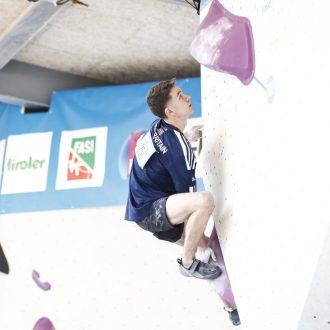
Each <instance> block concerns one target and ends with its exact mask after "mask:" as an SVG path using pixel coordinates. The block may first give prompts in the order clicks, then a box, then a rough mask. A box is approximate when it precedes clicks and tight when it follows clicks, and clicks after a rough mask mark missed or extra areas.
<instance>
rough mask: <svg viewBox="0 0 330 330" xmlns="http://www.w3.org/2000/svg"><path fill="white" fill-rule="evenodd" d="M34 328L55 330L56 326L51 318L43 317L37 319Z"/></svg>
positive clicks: (35, 329)
mask: <svg viewBox="0 0 330 330" xmlns="http://www.w3.org/2000/svg"><path fill="white" fill-rule="evenodd" d="M33 330H55V327H54V325H53V323H52V321H51V320H50V319H49V318H47V317H42V318H41V319H39V320H38V321H37V323H36V324H35V326H34V327H33Z"/></svg>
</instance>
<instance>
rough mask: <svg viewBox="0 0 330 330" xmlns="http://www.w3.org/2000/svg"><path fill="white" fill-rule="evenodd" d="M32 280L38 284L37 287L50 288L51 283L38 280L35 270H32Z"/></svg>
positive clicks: (45, 289)
mask: <svg viewBox="0 0 330 330" xmlns="http://www.w3.org/2000/svg"><path fill="white" fill-rule="evenodd" d="M32 278H33V281H34V282H35V283H36V284H37V285H38V287H39V288H40V289H42V290H44V291H47V290H50V288H51V285H50V284H49V283H48V282H42V281H41V280H40V275H39V273H38V272H37V271H36V270H33V272H32Z"/></svg>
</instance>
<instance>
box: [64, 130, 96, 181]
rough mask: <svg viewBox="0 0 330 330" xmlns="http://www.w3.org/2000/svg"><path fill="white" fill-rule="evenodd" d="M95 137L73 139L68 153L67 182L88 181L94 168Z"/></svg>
mask: <svg viewBox="0 0 330 330" xmlns="http://www.w3.org/2000/svg"><path fill="white" fill-rule="evenodd" d="M95 146H96V136H86V137H81V138H73V139H72V140H71V148H70V152H69V160H68V169H67V180H90V179H92V178H93V172H94V166H95Z"/></svg>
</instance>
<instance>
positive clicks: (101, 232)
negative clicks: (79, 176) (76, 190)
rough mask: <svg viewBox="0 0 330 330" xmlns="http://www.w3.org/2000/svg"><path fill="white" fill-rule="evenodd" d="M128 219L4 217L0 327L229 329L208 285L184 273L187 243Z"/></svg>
mask: <svg viewBox="0 0 330 330" xmlns="http://www.w3.org/2000/svg"><path fill="white" fill-rule="evenodd" d="M123 217H124V207H110V208H95V209H93V208H92V209H79V210H61V211H53V212H38V213H20V214H10V215H1V217H0V241H1V245H2V247H3V249H4V251H5V254H6V257H7V259H8V262H9V266H10V273H9V275H4V274H2V273H0V292H1V294H0V329H1V330H32V329H33V326H34V325H35V323H36V322H37V320H39V319H40V318H41V317H48V318H49V319H50V320H51V321H52V322H53V324H54V326H55V329H56V330H110V329H115V330H132V329H146V330H149V329H150V330H153V329H157V330H168V329H180V330H191V329H195V330H199V329H203V328H204V327H207V328H209V329H210V328H213V327H214V325H216V326H219V327H220V328H221V329H226V327H227V326H228V324H229V321H228V316H227V313H226V312H224V311H223V310H222V308H223V305H222V303H221V301H220V299H219V298H218V296H217V295H216V294H215V293H214V291H213V290H212V288H211V286H210V285H209V283H208V282H207V281H200V280H196V279H192V278H186V277H183V276H182V275H181V274H180V273H179V269H178V264H177V262H176V258H177V257H180V256H181V247H179V246H178V245H176V244H171V243H167V242H164V241H159V240H157V239H156V238H154V237H153V236H152V235H151V234H150V233H147V232H145V231H143V230H141V229H140V228H139V227H138V226H137V225H136V224H134V223H130V222H127V221H124V220H123ZM34 269H35V270H36V271H38V272H39V273H40V280H41V281H47V282H49V283H50V284H51V286H52V287H51V289H50V290H49V291H42V290H41V289H40V288H39V287H38V286H37V285H36V284H35V283H34V281H33V280H32V271H33V270H34ZM222 325H224V327H222ZM230 329H232V328H230Z"/></svg>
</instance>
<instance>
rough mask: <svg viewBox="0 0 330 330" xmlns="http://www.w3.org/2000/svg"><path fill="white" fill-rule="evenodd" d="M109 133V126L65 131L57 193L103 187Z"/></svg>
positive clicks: (57, 179)
mask: <svg viewBox="0 0 330 330" xmlns="http://www.w3.org/2000/svg"><path fill="white" fill-rule="evenodd" d="M107 134H108V128H107V127H97V128H89V129H81V130H76V131H63V132H62V136H61V144H60V152H59V161H58V170H57V178H56V189H57V190H61V189H74V188H86V187H100V186H102V185H103V180H104V174H105V158H106V147H107Z"/></svg>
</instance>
